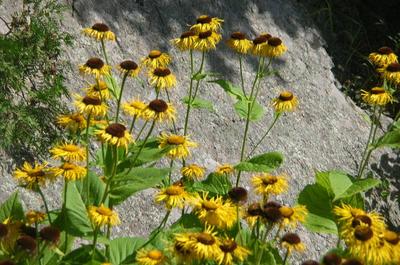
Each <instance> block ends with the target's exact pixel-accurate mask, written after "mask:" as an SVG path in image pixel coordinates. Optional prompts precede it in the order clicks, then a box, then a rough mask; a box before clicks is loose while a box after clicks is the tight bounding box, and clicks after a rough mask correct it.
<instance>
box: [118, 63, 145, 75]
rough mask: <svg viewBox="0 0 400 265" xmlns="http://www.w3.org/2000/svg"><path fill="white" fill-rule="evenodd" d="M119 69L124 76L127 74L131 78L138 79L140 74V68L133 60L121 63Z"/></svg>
mask: <svg viewBox="0 0 400 265" xmlns="http://www.w3.org/2000/svg"><path fill="white" fill-rule="evenodd" d="M117 68H118V70H119V71H120V72H121V73H122V74H124V75H125V74H127V75H128V76H130V77H136V76H138V74H139V72H140V67H139V66H138V65H137V64H136V63H135V62H134V61H131V60H126V61H123V62H121V63H120V64H119V65H118V66H117Z"/></svg>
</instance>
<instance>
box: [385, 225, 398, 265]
mask: <svg viewBox="0 0 400 265" xmlns="http://www.w3.org/2000/svg"><path fill="white" fill-rule="evenodd" d="M381 237H382V242H381V248H385V250H384V251H385V252H386V253H389V255H390V257H392V261H393V262H397V263H399V262H400V236H399V234H398V233H396V232H394V231H390V230H386V231H384V233H383V234H382V236H381Z"/></svg>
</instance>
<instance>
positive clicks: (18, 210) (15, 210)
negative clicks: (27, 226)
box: [0, 191, 25, 223]
mask: <svg viewBox="0 0 400 265" xmlns="http://www.w3.org/2000/svg"><path fill="white" fill-rule="evenodd" d="M10 217H11V218H13V219H14V220H24V219H25V214H24V209H23V208H22V204H21V199H20V198H19V194H18V191H16V192H14V193H13V194H11V196H10V197H8V199H7V200H6V201H5V202H3V204H1V206H0V223H2V222H3V221H4V220H6V219H7V218H10Z"/></svg>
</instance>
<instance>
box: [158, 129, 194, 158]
mask: <svg viewBox="0 0 400 265" xmlns="http://www.w3.org/2000/svg"><path fill="white" fill-rule="evenodd" d="M158 142H159V143H160V145H159V148H165V147H171V149H170V150H169V151H168V153H167V156H168V157H169V158H171V159H174V158H179V159H181V158H186V157H187V156H188V155H190V151H189V148H191V147H197V143H195V142H192V141H190V140H189V137H187V136H183V135H176V134H168V133H164V132H163V133H161V136H159V137H158Z"/></svg>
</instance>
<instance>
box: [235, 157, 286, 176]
mask: <svg viewBox="0 0 400 265" xmlns="http://www.w3.org/2000/svg"><path fill="white" fill-rule="evenodd" d="M282 163H283V155H282V154H281V153H279V152H269V153H265V154H261V155H257V156H255V157H253V158H250V159H249V160H246V161H243V162H240V163H239V164H237V165H236V166H235V169H237V170H241V171H247V172H270V171H272V170H275V169H276V168H278V167H279V166H280V165H281V164H282Z"/></svg>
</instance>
